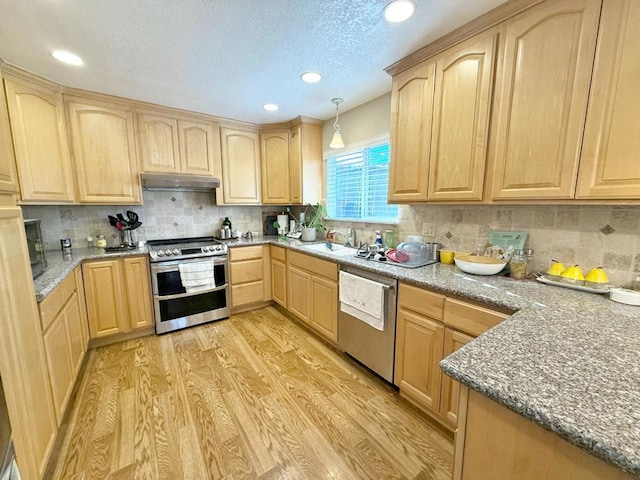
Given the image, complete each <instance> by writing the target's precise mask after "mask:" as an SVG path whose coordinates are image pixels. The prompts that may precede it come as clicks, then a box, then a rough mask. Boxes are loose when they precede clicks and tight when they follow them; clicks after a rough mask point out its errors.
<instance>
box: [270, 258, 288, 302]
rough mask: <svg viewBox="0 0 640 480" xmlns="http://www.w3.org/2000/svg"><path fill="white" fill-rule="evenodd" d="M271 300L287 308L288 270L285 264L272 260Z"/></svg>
mask: <svg viewBox="0 0 640 480" xmlns="http://www.w3.org/2000/svg"><path fill="white" fill-rule="evenodd" d="M271 298H272V299H273V301H274V302H276V303H277V304H278V305H281V306H283V307H284V308H287V269H286V266H285V264H284V263H282V262H278V261H277V260H271Z"/></svg>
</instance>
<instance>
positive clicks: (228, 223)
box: [222, 217, 231, 230]
mask: <svg viewBox="0 0 640 480" xmlns="http://www.w3.org/2000/svg"><path fill="white" fill-rule="evenodd" d="M227 227H228V230H231V220H229V217H224V220H223V221H222V228H225V229H227Z"/></svg>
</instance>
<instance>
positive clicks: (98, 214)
mask: <svg viewBox="0 0 640 480" xmlns="http://www.w3.org/2000/svg"><path fill="white" fill-rule="evenodd" d="M143 199H144V205H132V206H123V205H118V206H109V205H105V206H94V205H55V206H48V205H46V206H44V205H43V206H29V205H26V206H23V207H22V210H23V215H24V218H38V219H40V220H41V221H42V235H43V237H44V239H43V242H44V245H45V249H46V250H57V249H59V248H60V239H61V238H66V237H69V238H71V241H72V243H73V245H77V246H80V247H86V246H87V236H88V235H91V236H93V237H95V236H96V234H97V230H100V231H101V233H102V234H103V235H104V236H105V237H106V238H107V242H108V243H109V245H114V244H115V243H116V242H118V232H117V230H116V229H115V228H114V227H112V226H111V225H109V220H108V218H107V215H113V216H115V215H116V214H118V213H121V214H123V215H124V217H125V218H126V214H125V212H126V211H127V210H132V211H134V212H136V213H137V214H138V215H139V217H140V221H141V222H142V226H141V227H140V228H138V229H137V230H135V231H134V241H136V242H137V241H139V240H152V239H158V238H178V237H197V236H205V235H213V234H214V231H215V230H218V229H219V228H220V224H221V223H222V220H223V219H224V217H229V219H230V220H231V222H232V228H233V230H234V231H236V230H240V231H242V232H243V233H244V232H247V231H252V232H259V233H262V229H263V227H262V223H263V220H262V212H279V211H281V209H279V208H278V207H250V206H242V207H241V206H228V205H216V204H215V202H214V201H213V198H212V195H211V194H210V193H206V192H203V193H201V192H165V191H148V190H145V191H143Z"/></svg>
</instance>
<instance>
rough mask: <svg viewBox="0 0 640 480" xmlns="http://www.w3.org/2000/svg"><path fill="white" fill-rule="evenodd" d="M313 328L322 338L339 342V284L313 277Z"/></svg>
mask: <svg viewBox="0 0 640 480" xmlns="http://www.w3.org/2000/svg"><path fill="white" fill-rule="evenodd" d="M311 326H312V327H313V328H314V329H315V330H317V331H318V332H319V333H320V334H321V335H322V336H324V337H326V338H327V339H328V340H331V341H332V342H334V343H337V342H338V284H337V283H336V282H331V281H329V280H324V279H322V278H318V277H315V276H312V277H311Z"/></svg>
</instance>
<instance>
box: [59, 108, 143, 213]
mask: <svg viewBox="0 0 640 480" xmlns="http://www.w3.org/2000/svg"><path fill="white" fill-rule="evenodd" d="M66 106H67V111H68V115H69V126H70V129H71V139H72V142H71V145H72V147H73V155H74V159H75V166H76V176H77V182H76V183H77V186H78V200H79V201H80V203H106V204H112V205H113V204H127V205H131V204H136V203H140V202H141V198H142V195H141V188H140V178H139V175H138V158H137V154H136V145H135V140H134V126H133V113H132V111H131V108H129V107H126V106H122V105H115V104H107V103H103V102H99V101H94V100H90V99H86V98H80V97H67V98H66Z"/></svg>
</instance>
